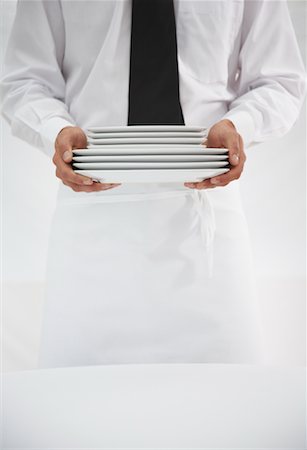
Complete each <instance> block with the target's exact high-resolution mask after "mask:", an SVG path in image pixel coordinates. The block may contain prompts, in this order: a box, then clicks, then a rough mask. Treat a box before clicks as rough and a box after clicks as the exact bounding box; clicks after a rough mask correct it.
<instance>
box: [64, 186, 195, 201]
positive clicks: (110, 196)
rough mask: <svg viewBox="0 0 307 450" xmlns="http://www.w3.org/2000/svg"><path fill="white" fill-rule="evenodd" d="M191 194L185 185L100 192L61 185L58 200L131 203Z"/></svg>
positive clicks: (118, 188)
mask: <svg viewBox="0 0 307 450" xmlns="http://www.w3.org/2000/svg"><path fill="white" fill-rule="evenodd" d="M190 192H191V189H190V188H187V187H186V186H184V184H183V183H123V184H121V185H120V186H116V187H114V188H111V189H106V190H102V191H99V192H75V191H73V190H72V189H71V188H70V187H68V186H66V185H64V184H60V186H59V190H58V194H57V200H58V201H59V202H65V201H67V202H69V203H70V202H72V203H74V202H77V203H78V202H84V201H85V202H88V203H92V202H109V201H111V202H112V201H129V200H137V199H144V198H147V199H150V198H161V197H169V196H178V195H187V194H188V193H190Z"/></svg>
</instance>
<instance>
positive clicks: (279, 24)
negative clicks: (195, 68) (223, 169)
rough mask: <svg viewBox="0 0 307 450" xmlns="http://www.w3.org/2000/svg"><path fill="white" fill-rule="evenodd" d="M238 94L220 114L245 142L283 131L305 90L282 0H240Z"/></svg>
mask: <svg viewBox="0 0 307 450" xmlns="http://www.w3.org/2000/svg"><path fill="white" fill-rule="evenodd" d="M244 9H245V10H244V18H243V26H242V39H241V49H240V55H239V67H238V69H239V78H238V96H237V98H236V99H235V100H234V101H233V102H232V103H231V104H230V105H229V111H228V112H227V113H226V114H225V116H224V117H223V119H228V120H230V121H231V122H232V123H233V124H234V125H235V127H236V129H237V131H238V133H239V134H240V135H241V136H242V138H243V142H244V145H245V147H247V146H249V145H251V144H255V143H259V142H263V141H265V140H267V139H269V138H279V137H282V136H283V135H285V134H286V133H287V132H288V131H289V130H290V129H291V127H292V126H293V125H294V123H295V122H296V120H297V118H298V116H299V113H300V109H301V106H302V104H303V101H304V97H305V94H306V71H305V68H304V64H303V61H302V57H301V54H300V50H299V47H298V43H297V40H296V35H295V31H294V29H293V24H292V21H291V17H290V14H289V10H288V6H287V2H286V0H275V1H268V0H248V1H245V6H244Z"/></svg>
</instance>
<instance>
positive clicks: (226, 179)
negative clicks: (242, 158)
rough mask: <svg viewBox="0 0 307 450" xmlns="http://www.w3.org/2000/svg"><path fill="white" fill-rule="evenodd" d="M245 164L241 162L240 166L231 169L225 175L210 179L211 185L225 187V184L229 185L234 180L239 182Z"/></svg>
mask: <svg viewBox="0 0 307 450" xmlns="http://www.w3.org/2000/svg"><path fill="white" fill-rule="evenodd" d="M243 164H244V163H243V162H241V163H240V164H239V165H238V166H236V167H234V168H233V169H230V170H229V171H228V172H226V173H225V174H223V175H218V176H216V177H212V178H210V183H211V184H213V185H214V186H224V185H225V184H228V183H230V182H231V181H233V180H237V179H238V178H240V175H241V173H242V170H243Z"/></svg>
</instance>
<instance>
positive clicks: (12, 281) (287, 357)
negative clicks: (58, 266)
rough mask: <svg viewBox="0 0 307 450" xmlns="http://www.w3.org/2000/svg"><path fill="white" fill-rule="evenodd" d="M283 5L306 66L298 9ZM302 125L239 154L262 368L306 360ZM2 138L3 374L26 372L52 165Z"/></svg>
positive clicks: (35, 332)
mask: <svg viewBox="0 0 307 450" xmlns="http://www.w3.org/2000/svg"><path fill="white" fill-rule="evenodd" d="M288 4H289V9H290V12H291V16H292V19H293V24H294V27H295V31H296V33H297V38H298V42H299V45H300V48H301V51H302V55H303V57H304V61H305V62H306V9H307V3H306V2H305V1H304V0H302V1H288ZM15 7H16V1H15V0H11V1H4V2H2V11H1V16H2V23H1V35H0V39H1V42H2V55H1V59H2V57H3V50H4V48H5V42H6V39H7V37H8V33H9V30H10V27H11V24H12V20H13V17H14V11H15ZM285 57H287V56H286V55H285ZM305 121H306V108H305V106H304V107H303V110H302V113H301V115H300V118H299V119H298V121H297V123H296V124H295V126H294V127H293V128H292V130H291V131H290V132H289V133H288V134H287V135H286V136H285V137H283V138H281V139H274V140H271V141H267V142H266V143H264V144H261V145H259V146H257V147H253V148H250V149H248V150H247V152H246V154H247V161H246V164H245V168H244V172H243V174H242V176H241V192H242V197H243V202H244V206H245V212H246V215H247V220H248V223H249V228H250V235H251V239H252V248H253V252H254V265H255V271H256V278H257V286H258V292H259V302H260V305H261V311H262V316H263V323H264V328H265V333H266V340H267V353H268V363H269V364H271V363H272V364H286V365H297V364H298V365H301V364H304V360H305V329H306V327H305V274H306V264H305V248H306V246H305V214H306V211H305V197H306V179H305V166H306V156H305V155H306V126H305ZM2 135H3V137H2V142H1V155H2V180H3V181H2V202H1V205H2V226H3V232H2V254H1V255H2V263H3V270H2V281H3V288H2V313H3V321H2V329H3V345H2V356H3V369H4V370H15V369H31V368H34V367H35V365H36V358H37V350H38V343H39V334H40V324H41V308H42V303H43V293H44V292H43V290H44V277H45V266H46V254H47V247H48V233H49V227H50V221H51V217H52V213H53V210H54V207H55V196H56V191H57V187H58V183H59V180H58V179H57V178H56V177H55V166H54V165H53V163H52V161H51V159H49V158H48V157H47V156H45V155H44V154H43V153H42V152H40V151H39V150H37V149H35V148H32V147H30V146H29V145H27V144H26V143H24V142H23V141H21V140H19V139H17V138H14V137H12V136H11V135H10V130H9V126H8V125H7V123H4V122H3V121H2ZM221 189H222V188H221Z"/></svg>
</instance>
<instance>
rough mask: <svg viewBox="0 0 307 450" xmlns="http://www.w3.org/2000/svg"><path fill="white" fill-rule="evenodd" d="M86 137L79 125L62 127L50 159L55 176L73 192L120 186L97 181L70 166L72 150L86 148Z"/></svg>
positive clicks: (95, 190) (94, 190)
mask: <svg viewBox="0 0 307 450" xmlns="http://www.w3.org/2000/svg"><path fill="white" fill-rule="evenodd" d="M86 146H87V139H86V136H85V134H84V131H83V130H82V129H81V128H79V127H65V128H63V129H62V130H61V131H60V132H59V134H58V135H57V138H56V140H55V153H54V155H53V158H52V161H53V163H54V165H55V166H56V172H55V174H56V176H57V177H58V178H59V179H60V180H62V182H63V183H64V184H65V185H66V186H69V187H70V188H71V189H72V190H73V191H75V192H97V191H104V190H106V189H112V188H114V187H116V186H120V183H97V182H94V181H93V180H92V179H91V178H89V177H85V176H83V175H80V174H78V173H75V172H74V170H73V169H72V166H71V164H70V163H71V161H72V157H73V153H72V150H73V149H75V148H86Z"/></svg>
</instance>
